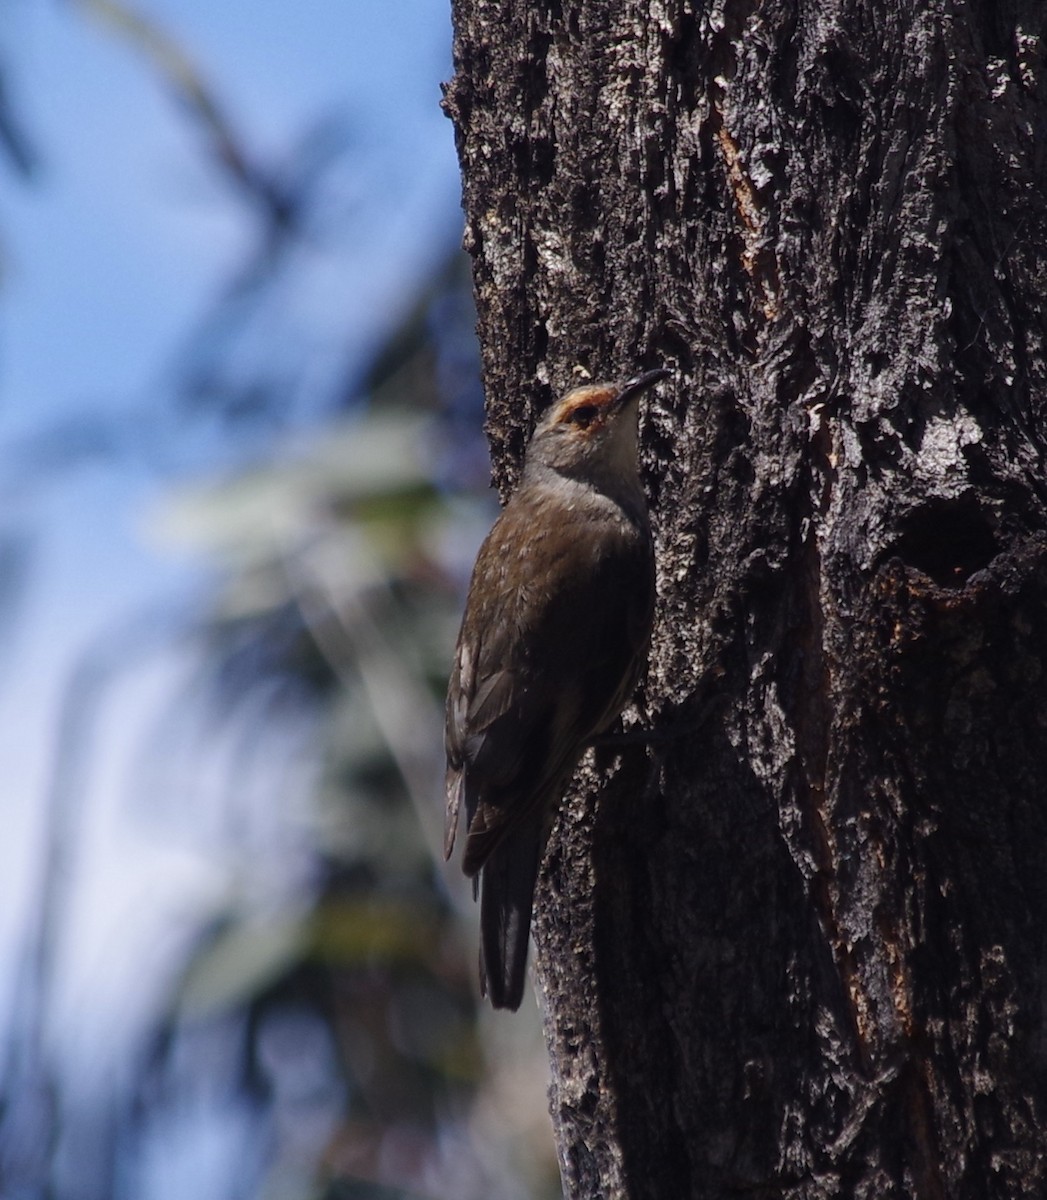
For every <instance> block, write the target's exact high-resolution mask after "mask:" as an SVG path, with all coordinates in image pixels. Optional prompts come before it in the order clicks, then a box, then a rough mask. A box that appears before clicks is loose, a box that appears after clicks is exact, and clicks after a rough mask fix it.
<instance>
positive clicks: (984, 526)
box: [891, 496, 999, 587]
mask: <svg viewBox="0 0 1047 1200" xmlns="http://www.w3.org/2000/svg"><path fill="white" fill-rule="evenodd" d="M891 552H892V553H893V554H897V555H898V557H899V558H901V559H902V560H903V561H904V562H905V563H906V564H907V565H908V566H910V567H915V568H916V569H917V570H918V571H922V572H923V573H924V574H925V575H929V576H930V577H931V579H933V580H934V582H935V583H937V584H940V585H941V586H943V587H961V586H962V585H963V584H964V583H965V582H966V581H967V580H968V579H969V578H970V577H971V576H972V575H973V574H974V573H975V572H976V571H980V570H981V569H982V568H983V567H986V566H988V565H989V563H990V562H992V560H993V559H994V558H995V557H996V555H997V554H998V553H999V546H998V545H997V542H996V534H995V532H994V529H993V524H992V522H991V521H990V519H989V517H988V516H987V515H986V513H985V512H984V511H983V509H982V508H981V506H980V505H979V504H978V501H977V500H976V499H975V498H974V497H973V496H961V497H960V498H959V499H957V500H940V499H939V500H929V501H928V502H927V503H926V504H923V505H921V506H920V507H919V508H917V509H915V510H914V511H913V512H911V513H909V515H908V516H907V517H906V518H905V520H904V521H903V522H902V532H901V535H900V536H899V538H898V540H897V541H896V542H895V543H894V545H893V546H892V547H891Z"/></svg>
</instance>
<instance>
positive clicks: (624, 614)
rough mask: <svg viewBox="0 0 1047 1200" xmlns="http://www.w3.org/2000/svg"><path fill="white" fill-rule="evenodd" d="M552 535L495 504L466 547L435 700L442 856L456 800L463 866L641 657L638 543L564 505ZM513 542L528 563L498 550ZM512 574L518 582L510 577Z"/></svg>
mask: <svg viewBox="0 0 1047 1200" xmlns="http://www.w3.org/2000/svg"><path fill="white" fill-rule="evenodd" d="M558 516H559V518H560V519H559V523H558V525H557V533H558V536H557V537H556V538H549V539H542V538H540V537H538V538H536V537H535V536H534V531H533V529H532V528H527V527H524V525H525V522H527V521H531V522H533V520H534V516H533V513H519V514H518V513H514V512H513V506H512V505H510V506H509V508H507V509H506V510H505V512H504V513H503V514H502V517H501V518H500V519H499V521H498V522H497V523H496V525H495V527H494V529H492V531H491V534H490V535H489V536H488V540H487V542H485V544H484V546H483V548H482V549H481V552H480V555H479V556H478V558H477V564H476V568H475V571H474V576H473V585H472V587H471V588H470V595H469V599H468V601H467V603H466V612H465V616H464V618H463V621H462V632H461V634H460V636H459V644H458V652H457V654H456V658H455V666H454V669H453V672H452V677H451V683H450V686H449V689H448V697H447V753H448V781H447V782H448V788H447V798H448V811H447V817H448V827H447V838H446V842H445V849H446V850H447V852H448V853H450V849H451V847H452V846H453V842H454V830H455V826H456V825H457V820H458V810H459V807H460V804H461V802H462V800H463V799H464V802H465V808H466V822H467V829H468V834H469V840H468V843H467V846H466V852H465V856H464V861H463V869H464V870H465V871H466V873H467V874H470V875H472V874H475V872H476V871H478V870H479V869H480V867H481V866H482V865H483V863H484V862H485V860H486V859H487V858H488V857H489V855H490V854H491V852H492V851H493V849H494V848H495V846H497V844H498V843H499V842H500V841H501V839H502V838H503V837H504V836H505V834H506V832H507V831H508V830H509V829H511V828H512V827H513V825H514V824H515V823H516V822H517V821H519V820H522V819H523V818H524V817H525V815H526V814H527V813H528V812H529V811H530V810H531V809H532V807H533V806H534V805H536V804H538V803H540V802H541V800H542V798H543V797H544V796H546V795H547V794H548V793H549V792H550V791H551V790H552V789H553V788H555V787H562V786H563V783H564V782H565V779H564V777H565V776H569V775H570V773H571V772H572V771H573V770H574V767H575V765H576V763H577V760H578V758H579V757H580V755H581V753H582V751H583V750H584V748H585V743H586V742H587V741H588V739H589V738H590V737H591V736H592V735H593V734H594V733H596V732H599V731H600V730H601V729H602V728H603V727H604V726H605V725H606V724H607V723H608V722H609V721H610V720H612V719H613V718H614V717H615V716H617V713H618V711H620V709H621V707H622V705H623V704H624V703H625V700H626V699H628V692H626V693H625V694H624V695H623V694H622V693H623V688H624V687H626V686H627V687H628V689H629V691H631V690H632V687H633V686H634V685H635V675H636V664H637V662H640V663H642V658H643V652H644V649H645V642H646V638H647V636H648V633H649V629H650V611H651V605H652V602H653V583H652V580H653V574H652V559H651V550H650V546H649V543H648V542H647V541H646V540H645V539H643V538H637V537H636V536H635V534H634V535H632V536H627V531H615V529H613V528H612V529H609V530H606V531H602V532H598V531H596V530H594V528H593V527H592V526H591V525H589V524H586V523H585V521H584V518H583V517H580V516H579V515H578V514H577V513H576V512H574V511H573V510H568V509H565V510H564V511H563V512H562V513H561V514H558ZM521 546H526V547H527V549H526V554H527V559H528V561H527V562H526V563H525V564H520V569H519V570H515V571H514V570H513V569H512V566H513V564H512V562H511V561H510V560H509V556H510V555H513V554H519V553H520V550H519V548H520V547H521ZM521 580H523V581H524V582H523V584H522V585H521Z"/></svg>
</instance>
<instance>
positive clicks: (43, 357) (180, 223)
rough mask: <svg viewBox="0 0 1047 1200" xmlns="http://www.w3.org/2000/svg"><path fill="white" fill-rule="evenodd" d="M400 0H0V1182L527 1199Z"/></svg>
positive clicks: (534, 1138)
mask: <svg viewBox="0 0 1047 1200" xmlns="http://www.w3.org/2000/svg"><path fill="white" fill-rule="evenodd" d="M450 73H451V65H450V27H449V15H448V12H447V7H446V6H445V4H443V3H440V2H434V0H398V2H397V3H396V4H390V3H388V2H387V0H351V2H350V3H345V0H341V2H339V0H312V2H311V3H307V4H286V3H278V2H276V0H252V2H251V3H247V2H246V0H241V2H239V3H221V4H216V3H214V0H126V2H125V0H7V3H5V4H4V5H3V10H2V16H0V198H2V200H0V306H2V308H0V496H2V504H0V645H2V651H3V658H2V661H3V663H4V669H3V672H2V674H0V763H2V764H3V767H2V778H3V792H2V809H0V811H2V815H3V824H2V837H0V1197H2V1200H31V1198H36V1197H40V1198H43V1197H47V1198H48V1200H74V1198H75V1200H109V1198H118V1200H121V1198H124V1197H126V1198H129V1200H130V1198H133V1200H234V1198H236V1200H241V1198H253V1197H264V1198H267V1200H278V1198H279V1200H284V1198H286V1200H297V1198H299V1197H303V1198H304V1197H317V1198H319V1197H331V1198H334V1197H338V1198H339V1200H349V1198H356V1197H361V1198H363V1197H368V1198H369V1197H387V1198H388V1197H400V1196H402V1197H408V1196H409V1197H434V1198H437V1197H454V1198H455V1200H469V1198H470V1197H477V1198H479V1197H483V1198H484V1200H502V1198H505V1200H512V1198H516V1197H520V1198H523V1197H535V1198H539V1200H541V1198H543V1197H551V1196H556V1195H558V1194H559V1189H558V1185H557V1182H556V1169H555V1160H554V1154H553V1147H552V1138H551V1134H550V1131H549V1127H548V1118H547V1115H546V1105H545V1087H546V1066H545V1059H544V1052H543V1051H542V1049H541V1046H540V1039H539V1036H538V1018H537V1014H536V1012H535V1009H534V1006H533V1004H532V1003H531V1002H530V1001H529V1002H528V1003H527V1004H525V1008H524V1010H523V1011H522V1012H521V1013H520V1014H517V1015H516V1016H506V1015H503V1014H493V1013H491V1012H489V1011H488V1010H486V1009H485V1008H484V1007H483V1006H481V1005H480V1004H479V1003H478V999H477V994H476V980H475V958H476V949H475V948H476V913H475V910H474V907H473V904H472V899H471V897H470V895H469V892H468V888H467V887H466V886H465V883H464V881H463V880H462V879H461V878H460V876H459V874H458V872H457V871H456V870H452V869H448V868H446V867H445V865H444V864H443V861H442V853H441V841H442V829H441V826H442V810H441V805H442V801H441V796H440V791H441V784H442V765H443V764H442V731H441V724H442V720H441V718H442V713H441V707H442V690H443V686H444V681H445V678H446V670H447V664H448V659H449V656H450V652H451V647H452V645H453V641H454V635H455V632H456V625H457V619H458V614H459V611H460V605H461V597H462V592H463V588H464V584H465V582H466V579H467V576H468V570H469V567H470V565H471V561H472V556H473V554H474V553H475V549H476V547H477V545H478V543H479V540H480V538H481V537H482V535H483V533H484V531H485V529H486V527H487V525H488V524H489V521H490V519H491V516H492V514H493V511H494V508H495V505H494V501H493V498H492V495H491V493H490V491H489V489H488V486H487V484H488V464H487V453H486V447H485V444H484V441H483V438H482V434H481V426H482V397H481V392H480V385H479V376H478V363H477V352H476V347H475V344H474V333H473V323H474V316H473V313H472V309H471V299H470V289H469V280H468V268H467V265H466V263H465V261H464V259H463V257H462V254H461V251H460V250H459V238H460V229H461V217H460V212H459V207H458V201H459V182H458V175H457V164H456V160H455V155H454V149H453V136H452V129H451V125H450V123H449V122H448V121H447V120H446V119H445V118H444V117H443V116H442V115H441V113H440V110H439V84H440V81H441V80H444V79H447V78H449V76H450Z"/></svg>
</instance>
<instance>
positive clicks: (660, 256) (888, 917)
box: [447, 0, 1047, 1200]
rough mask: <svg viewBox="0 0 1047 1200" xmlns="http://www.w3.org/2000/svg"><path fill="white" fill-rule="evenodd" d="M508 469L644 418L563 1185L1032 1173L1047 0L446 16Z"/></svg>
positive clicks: (563, 936) (1038, 1056) (697, 1191)
mask: <svg viewBox="0 0 1047 1200" xmlns="http://www.w3.org/2000/svg"><path fill="white" fill-rule="evenodd" d="M454 8H455V22H456V37H455V55H456V75H455V79H454V81H453V83H452V84H451V86H450V87H449V90H448V101H447V102H448V109H449V111H450V113H451V115H452V116H453V118H454V120H455V123H456V132H457V140H458V148H459V154H460V158H461V163H462V170H463V178H464V196H465V211H466V228H467V232H466V245H467V247H468V249H469V250H470V252H471V254H472V256H473V264H474V275H475V283H476V294H477V301H478V307H479V314H480V321H479V331H480V336H481V341H482V346H483V361H484V371H485V379H486V385H487V391H488V398H489V422H490V423H489V429H490V435H491V441H492V447H493V452H494V462H495V477H496V481H497V482H498V484H499V486H500V487H501V489H502V491H503V493H505V492H507V491H508V490H509V489H510V488H511V485H512V483H513V481H514V479H515V475H516V470H517V468H518V466H519V463H520V459H521V454H522V448H523V446H524V443H525V439H526V436H527V433H528V432H529V430H530V428H531V426H532V424H533V420H534V415H535V413H536V412H537V411H539V410H540V409H541V408H542V407H544V405H545V404H546V403H548V401H549V399H550V397H551V395H552V393H553V392H555V391H558V390H560V389H561V388H562V387H563V386H564V385H565V384H567V383H568V382H569V381H570V379H571V375H572V370H573V369H574V368H575V367H576V366H582V367H584V368H587V369H588V370H589V371H590V372H591V374H592V375H593V376H594V377H600V376H616V375H621V374H624V373H626V372H630V371H632V370H633V369H635V368H636V367H637V366H639V365H645V366H646V365H653V364H655V363H665V364H666V365H668V366H670V367H672V368H674V369H675V370H676V372H677V375H676V382H675V386H673V387H663V389H662V390H661V391H662V395H661V398H660V399H658V400H656V401H654V402H653V403H651V404H650V405H648V407H647V408H646V410H645V413H644V416H643V419H642V428H641V433H642V444H643V462H644V468H645V482H646V485H647V487H648V491H649V498H650V502H651V509H652V516H653V520H654V523H655V526H656V534H657V545H658V560H659V608H658V620H657V628H656V633H655V641H654V646H653V650H652V655H651V664H650V671H649V676H648V679H647V681H646V685H645V687H644V689H643V691H642V694H641V696H640V697H639V699H638V719H640V720H642V721H643V722H644V723H646V724H649V725H651V726H652V727H653V728H655V729H659V730H663V731H666V730H671V731H675V732H676V733H677V734H678V735H679V734H680V733H681V731H682V736H677V737H676V738H675V739H674V740H669V741H664V742H658V743H655V744H652V745H651V746H649V747H648V748H646V749H644V748H643V747H640V748H637V749H626V750H623V751H622V752H621V753H620V755H619V756H618V757H616V758H610V759H609V761H607V762H594V763H590V765H589V767H588V769H587V771H586V772H585V773H584V774H583V776H582V777H581V778H580V779H579V782H578V784H577V786H576V787H575V789H574V790H573V791H572V794H571V797H570V799H569V801H568V802H567V804H566V805H565V808H564V811H563V815H562V817H561V819H560V821H559V823H558V826H557V828H556V831H555V833H554V838H553V842H552V844H551V846H550V850H549V853H548V855H547V858H546V862H545V868H544V871H543V876H542V880H541V882H540V886H539V897H538V902H537V914H536V922H537V932H536V936H537V942H538V973H539V978H540V982H541V992H542V995H543V1001H544V1004H545V1009H546V1031H547V1037H548V1042H549V1048H550V1054H551V1060H552V1077H553V1083H552V1089H551V1106H552V1113H553V1120H554V1125H555V1129H556V1135H557V1139H558V1142H559V1147H560V1155H561V1163H562V1170H563V1176H564V1183H565V1190H566V1192H567V1194H568V1195H570V1196H571V1197H597V1196H601V1197H657V1198H665V1200H678V1198H680V1197H691V1196H694V1197H699V1196H700V1197H703V1198H709V1197H720V1196H734V1195H737V1194H739V1193H741V1194H746V1195H751V1196H774V1197H801V1196H802V1197H810V1198H815V1197H829V1196H847V1197H850V1196H854V1197H869V1198H870V1200H871V1198H873V1197H876V1198H881V1197H885V1196H912V1197H920V1198H921V1200H924V1198H925V1200H944V1198H946V1197H948V1198H950V1200H952V1198H956V1197H961V1198H966V1197H979V1198H980V1197H1007V1198H1013V1197H1040V1196H1043V1195H1045V1194H1047V1153H1045V1148H1047V1134H1045V1128H1047V1126H1045V1122H1047V1028H1045V1014H1047V954H1045V951H1047V698H1045V686H1047V685H1045V680H1044V678H1043V674H1044V663H1045V660H1047V619H1045V613H1047V535H1045V529H1047V517H1045V514H1047V471H1045V465H1044V454H1045V448H1047V422H1045V410H1047V379H1045V376H1047V345H1045V340H1047V320H1045V306H1047V300H1045V297H1047V189H1045V186H1044V184H1045V181H1047V172H1045V166H1047V160H1045V155H1047V65H1045V36H1047V31H1045V24H1047V6H1045V5H1044V4H1043V3H1042V0H1025V2H1022V0H970V2H966V3H965V2H963V0H864V2H862V0H835V2H834V0H804V2H800V0H791V2H790V0H765V2H763V3H760V2H758V0H710V2H709V3H701V2H700V0H615V2H614V3H611V2H609V0H553V2H548V0H498V2H495V0H455V5H454Z"/></svg>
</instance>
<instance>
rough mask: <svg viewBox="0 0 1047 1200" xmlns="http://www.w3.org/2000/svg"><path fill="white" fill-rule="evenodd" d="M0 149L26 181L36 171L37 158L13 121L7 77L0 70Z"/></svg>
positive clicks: (16, 123) (27, 140) (23, 134)
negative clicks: (0, 148)
mask: <svg viewBox="0 0 1047 1200" xmlns="http://www.w3.org/2000/svg"><path fill="white" fill-rule="evenodd" d="M0 147H2V148H3V151H4V153H5V154H6V155H7V157H8V160H9V161H10V163H11V165H12V166H13V167H14V169H15V170H16V171H17V172H18V174H19V175H21V176H22V177H23V178H25V179H28V178H29V177H30V176H31V175H33V173H34V172H35V170H36V165H37V158H36V154H35V153H34V151H33V148H32V146H30V144H29V139H28V138H27V137H26V135H25V133H24V132H23V131H22V129H21V128H20V126H19V124H18V122H17V121H16V120H15V115H14V112H13V111H12V109H11V98H10V96H9V95H8V92H7V77H6V75H5V74H4V72H3V71H2V70H0Z"/></svg>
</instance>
